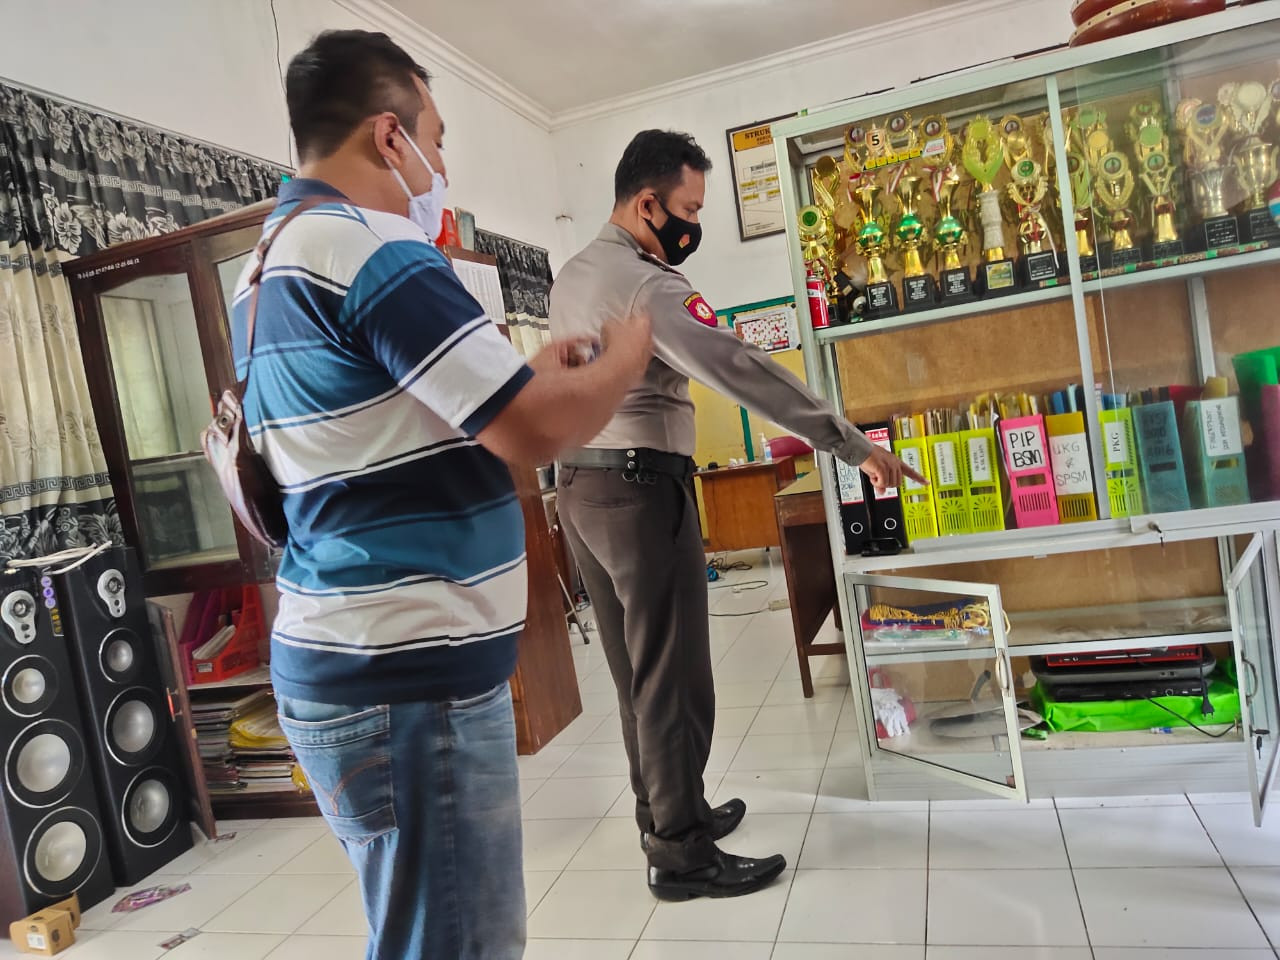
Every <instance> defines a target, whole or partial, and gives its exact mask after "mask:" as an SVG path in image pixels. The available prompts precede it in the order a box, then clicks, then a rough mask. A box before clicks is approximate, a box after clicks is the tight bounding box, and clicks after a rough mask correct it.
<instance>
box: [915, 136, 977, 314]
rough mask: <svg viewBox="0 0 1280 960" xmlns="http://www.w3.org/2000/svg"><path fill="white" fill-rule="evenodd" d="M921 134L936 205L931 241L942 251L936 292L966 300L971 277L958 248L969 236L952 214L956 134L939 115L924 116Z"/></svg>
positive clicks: (956, 178) (956, 185) (947, 298)
mask: <svg viewBox="0 0 1280 960" xmlns="http://www.w3.org/2000/svg"><path fill="white" fill-rule="evenodd" d="M920 138H921V140H922V141H923V143H924V147H923V150H922V152H921V155H922V156H923V158H924V164H925V167H924V169H925V172H926V174H927V175H928V178H929V186H930V189H931V191H932V193H933V202H934V203H935V204H937V208H938V221H937V223H935V224H934V227H933V245H934V248H935V249H936V250H938V251H939V252H940V253H941V255H942V273H941V275H940V277H939V280H940V282H939V296H940V297H941V299H942V300H943V301H955V300H968V299H969V298H970V297H972V296H973V278H972V277H971V276H970V275H969V268H968V267H966V266H965V265H964V263H962V262H961V260H960V248H961V247H962V246H964V245H965V244H966V243H967V242H968V239H969V237H968V234H967V233H966V231H965V229H964V224H962V223H961V222H960V219H959V217H957V216H956V215H955V199H956V190H957V189H959V187H960V170H959V168H958V167H957V166H956V142H955V138H954V137H953V136H951V131H950V130H948V129H947V120H946V118H945V117H941V116H935V117H926V118H925V119H924V120H923V121H922V122H921V124H920Z"/></svg>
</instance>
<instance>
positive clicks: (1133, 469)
mask: <svg viewBox="0 0 1280 960" xmlns="http://www.w3.org/2000/svg"><path fill="white" fill-rule="evenodd" d="M1098 419H1099V420H1100V421H1101V423H1102V448H1103V460H1104V462H1105V464H1106V471H1107V498H1108V499H1109V500H1110V501H1111V516H1113V517H1133V516H1137V515H1138V514H1140V513H1142V487H1141V485H1140V482H1139V478H1138V445H1137V443H1136V442H1135V440H1134V435H1133V410H1132V409H1130V408H1128V407H1124V408H1121V409H1119V410H1103V411H1102V412H1101V413H1100V414H1099V415H1098Z"/></svg>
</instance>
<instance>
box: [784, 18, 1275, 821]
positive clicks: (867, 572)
mask: <svg viewBox="0 0 1280 960" xmlns="http://www.w3.org/2000/svg"><path fill="white" fill-rule="evenodd" d="M774 133H775V142H776V143H777V145H778V155H779V160H780V164H781V165H782V168H783V170H784V174H783V195H784V203H785V206H786V211H787V215H788V221H789V224H790V225H791V226H790V227H789V231H790V232H789V241H790V242H789V247H790V255H791V267H792V274H793V278H794V283H795V288H796V292H797V297H799V296H800V295H801V294H803V293H805V292H807V291H816V292H817V295H818V297H819V298H820V299H823V300H826V304H825V306H826V307H827V309H826V311H825V313H826V314H827V316H828V317H830V320H831V322H830V325H828V326H821V316H820V315H819V324H818V325H815V326H814V327H809V326H808V325H805V329H804V331H803V334H802V339H803V341H804V346H805V351H804V353H805V357H806V363H807V365H808V374H809V380H810V383H812V384H815V385H817V386H819V388H820V389H821V390H822V391H823V392H824V393H825V394H826V395H828V396H829V397H830V398H831V399H832V400H833V401H835V402H836V403H837V404H838V405H839V406H840V407H841V408H842V409H844V410H845V411H846V413H847V414H848V415H849V417H850V418H851V419H853V420H854V421H855V422H857V423H859V424H864V425H866V427H867V428H868V429H869V430H870V429H876V430H877V433H876V434H875V435H876V436H877V437H879V438H880V439H881V440H882V442H883V443H884V444H885V445H887V446H890V447H892V448H893V449H895V450H896V451H897V452H898V453H899V454H900V455H901V456H902V457H903V458H904V459H905V460H907V461H908V462H910V463H912V464H913V465H916V466H917V467H919V468H920V469H921V470H922V471H923V472H925V473H926V474H927V475H928V476H929V477H930V480H931V483H930V485H929V486H927V487H921V486H918V485H914V484H910V483H909V484H907V485H905V486H904V487H903V488H902V489H901V490H899V491H894V494H893V496H891V497H888V498H878V497H876V496H875V494H874V491H871V490H869V489H866V488H864V486H863V484H861V483H859V482H858V478H857V477H856V476H855V475H853V474H852V473H851V472H850V471H847V470H844V469H843V468H840V467H838V466H837V465H836V464H834V463H832V461H831V460H830V459H829V458H825V457H824V458H822V463H821V468H822V472H823V480H824V499H825V502H826V506H827V513H828V520H829V524H828V525H829V529H830V533H831V546H832V550H833V553H834V554H835V556H836V559H837V569H838V570H840V571H841V576H842V579H843V587H844V589H843V590H842V598H841V602H842V604H843V612H844V614H845V622H846V623H848V624H850V625H851V628H850V629H849V630H848V631H847V633H846V641H847V646H848V652H849V656H850V662H851V664H854V665H855V666H854V667H853V669H852V671H851V672H852V676H853V677H854V688H855V694H856V697H857V702H858V703H859V704H860V706H861V714H862V718H863V723H862V730H863V733H862V734H859V735H857V736H858V737H859V741H858V746H859V749H860V751H861V754H862V756H863V759H864V762H865V764H866V767H867V771H868V783H869V785H870V788H871V790H872V797H873V799H875V798H887V799H902V798H911V799H919V798H924V797H939V798H941V797H963V796H970V795H972V794H973V792H974V791H985V792H988V793H996V794H1000V795H1006V796H1010V797H1023V798H1025V797H1027V796H1069V795H1086V796H1088V795H1108V794H1123V793H1146V794H1149V793H1163V792H1174V793H1178V792H1218V791H1232V790H1240V791H1251V792H1252V794H1253V797H1254V803H1255V815H1256V817H1257V818H1258V819H1259V820H1260V818H1261V813H1262V805H1263V803H1264V802H1265V799H1266V795H1267V789H1268V785H1269V783H1270V780H1271V777H1272V774H1273V773H1274V769H1275V766H1276V757H1277V747H1278V746H1280V737H1278V735H1280V726H1278V725H1280V720H1278V719H1277V702H1278V691H1277V671H1276V648H1277V644H1278V643H1280V549H1278V547H1277V532H1276V531H1277V528H1280V377H1278V376H1277V365H1278V364H1280V319H1277V317H1278V314H1277V309H1276V304H1277V303H1280V226H1278V225H1277V219H1276V218H1275V216H1274V213H1277V212H1280V203H1274V202H1272V197H1275V196H1276V195H1277V190H1278V189H1280V188H1277V187H1276V180H1277V153H1278V152H1280V151H1278V150H1277V146H1276V145H1277V144H1280V11H1276V10H1274V9H1272V8H1271V7H1269V6H1267V5H1262V6H1257V7H1255V6H1248V7H1243V8H1235V9H1231V10H1228V11H1226V12H1225V13H1222V14H1215V15H1212V16H1206V17H1201V18H1199V19H1196V20H1192V21H1187V22H1184V23H1180V24H1174V25H1171V26H1166V27H1162V28H1158V29H1154V30H1148V31H1146V32H1144V33H1140V34H1135V35H1132V36H1128V37H1122V38H1117V39H1114V40H1110V41H1106V42H1102V43H1097V44H1094V45H1091V46H1087V47H1082V48H1077V49H1072V50H1065V51H1060V52H1054V53H1049V54H1045V55H1041V56H1037V57H1031V58H1027V59H1024V60H1020V61H1013V62H1008V63H1002V64H998V65H995V66H991V67H987V68H984V69H981V70H976V71H971V72H968V73H963V74H959V75H956V76H953V77H942V78H938V79H935V80H931V81H927V82H924V83H920V84H916V85H913V86H912V87H910V88H908V89H903V90H895V91H891V92H887V93H883V94H876V95H874V96H870V97H865V98H862V99H858V100H853V101H850V102H849V103H847V104H843V105H841V106H838V107H834V108H831V109H828V110H825V111H822V112H814V113H810V114H808V115H802V116H800V117H797V118H795V119H792V120H788V121H784V122H782V123H779V124H776V125H775V127H774ZM1269 204H1270V205H1269ZM864 276H865V278H866V280H865V283H864V282H863V279H862V278H863V277H864ZM850 278H856V280H857V282H854V281H853V280H851V279H850Z"/></svg>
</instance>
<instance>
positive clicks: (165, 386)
mask: <svg viewBox="0 0 1280 960" xmlns="http://www.w3.org/2000/svg"><path fill="white" fill-rule="evenodd" d="M99 305H100V309H101V311H102V318H103V325H104V326H105V328H106V332H107V342H108V345H109V347H110V350H111V365H112V374H113V376H114V379H115V387H116V396H117V398H118V401H119V405H120V416H121V420H122V423H123V427H124V434H125V445H126V447H127V452H128V457H129V464H130V473H131V475H132V477H131V479H132V488H133V497H134V503H135V507H136V509H137V511H138V524H139V527H140V528H141V533H142V540H143V542H142V549H143V553H144V556H145V561H146V565H147V567H148V568H149V569H158V568H163V567H176V566H186V565H188V564H191V563H203V562H211V561H216V560H227V559H235V558H236V557H237V556H238V555H239V551H238V548H237V544H236V535H235V527H234V524H233V523H232V519H231V509H230V507H229V506H228V505H227V502H226V499H225V498H224V496H223V494H222V489H221V487H220V486H219V485H218V482H217V480H216V479H215V477H214V475H213V471H212V469H211V468H210V467H209V465H208V463H207V462H206V461H205V459H204V454H203V453H202V452H201V450H200V431H201V430H203V429H204V428H205V426H207V425H208V423H209V419H210V417H211V416H212V410H211V406H210V391H209V384H208V379H207V377H206V376H205V368H204V359H203V354H202V351H201V348H200V338H199V335H198V333H197V329H196V317H195V311H194V309H193V307H192V302H191V288H190V286H189V285H188V283H187V277H186V275H185V274H168V275H164V276H156V277H141V278H139V279H137V280H132V281H130V282H129V283H127V284H125V285H123V286H121V287H117V288H115V289H114V290H112V291H111V293H110V294H104V295H101V296H100V297H99Z"/></svg>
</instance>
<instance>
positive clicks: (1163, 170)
mask: <svg viewBox="0 0 1280 960" xmlns="http://www.w3.org/2000/svg"><path fill="white" fill-rule="evenodd" d="M1129 139H1130V140H1131V141H1132V143H1133V153H1134V158H1135V159H1136V160H1137V162H1138V179H1139V180H1140V181H1141V183H1142V185H1143V186H1144V187H1145V188H1146V191H1147V194H1148V196H1149V197H1150V199H1151V259H1152V260H1168V259H1170V258H1173V257H1179V256H1181V255H1182V252H1183V251H1182V240H1181V238H1180V237H1179V236H1178V227H1177V224H1176V222H1175V219H1174V217H1175V213H1176V212H1177V206H1176V204H1175V203H1174V199H1173V193H1174V174H1175V173H1176V172H1177V169H1178V168H1177V165H1176V164H1175V163H1174V162H1173V159H1172V152H1171V150H1170V146H1169V134H1168V133H1167V132H1166V130H1165V118H1164V111H1163V109H1162V108H1161V106H1160V103H1159V101H1156V100H1140V101H1139V102H1137V103H1135V104H1134V105H1133V108H1132V109H1131V110H1130V111H1129Z"/></svg>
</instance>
